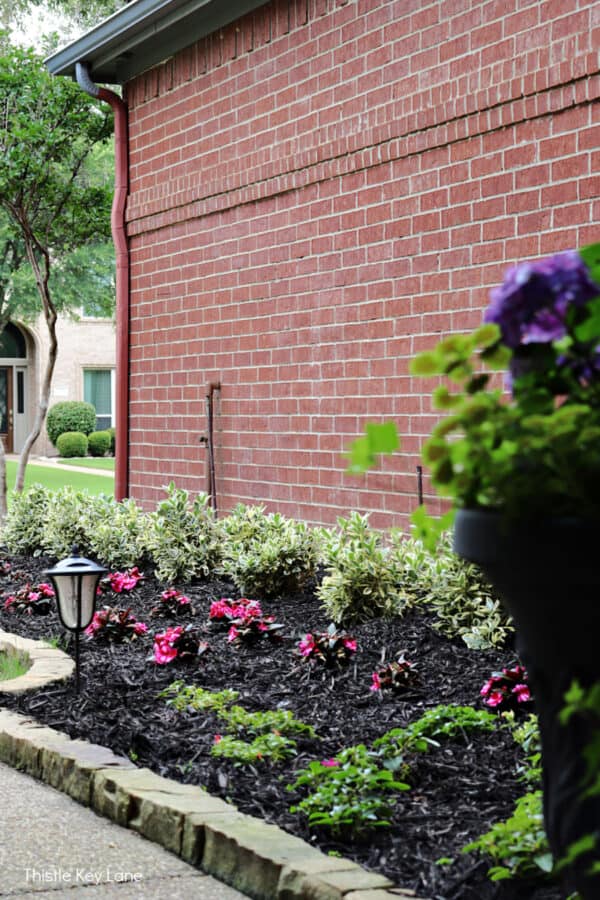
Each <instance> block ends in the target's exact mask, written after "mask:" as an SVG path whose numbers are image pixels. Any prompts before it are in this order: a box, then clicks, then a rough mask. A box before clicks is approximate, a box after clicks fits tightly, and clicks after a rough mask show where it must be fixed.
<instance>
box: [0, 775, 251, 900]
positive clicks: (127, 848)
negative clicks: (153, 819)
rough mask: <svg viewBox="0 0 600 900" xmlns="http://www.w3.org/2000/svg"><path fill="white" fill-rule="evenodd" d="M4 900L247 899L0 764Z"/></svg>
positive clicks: (1, 894) (0, 874)
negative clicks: (8, 899)
mask: <svg viewBox="0 0 600 900" xmlns="http://www.w3.org/2000/svg"><path fill="white" fill-rule="evenodd" d="M0 797H1V798H2V811H1V812H0V897H24V898H32V900H71V898H74V897H81V898H82V900H83V898H84V896H85V898H86V900H96V898H104V897H116V898H119V900H130V898H144V900H188V898H192V900H193V898H198V900H241V898H243V896H244V895H243V894H240V893H239V892H238V891H236V890H234V889H233V888H230V887H228V886H227V885H225V884H223V883H222V882H220V881H217V880H215V879H214V878H212V877H211V876H210V875H205V874H204V873H202V872H200V871H198V869H195V868H193V867H192V866H189V865H187V863H185V862H182V861H181V860H180V859H178V858H177V857H176V856H174V855H173V854H171V853H169V852H167V851H166V850H163V848H162V847H159V846H158V845H157V844H154V843H152V842H151V841H147V840H145V838H143V837H140V836H139V835H138V834H136V833H135V832H133V831H129V830H128V829H126V828H121V827H119V826H118V825H115V824H114V823H112V822H110V821H109V820H108V819H105V818H102V817H100V816H98V815H96V813H94V812H92V811H91V810H90V809H88V808H86V807H84V806H81V805H80V804H79V803H76V802H75V801H74V800H71V799H70V797H67V796H65V795H64V794H61V793H59V792H58V791H55V790H53V789H52V788H51V787H48V786H47V785H45V784H42V783H41V782H39V781H35V780H34V779H33V778H31V777H29V776H28V775H23V774H21V773H20V772H16V771H15V770H14V769H11V768H10V767H9V766H6V765H4V764H3V763H0Z"/></svg>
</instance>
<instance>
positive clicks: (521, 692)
mask: <svg viewBox="0 0 600 900" xmlns="http://www.w3.org/2000/svg"><path fill="white" fill-rule="evenodd" d="M512 693H513V694H516V697H517V703H529V701H530V700H531V692H530V690H529V687H528V686H527V685H526V684H517V685H515V687H514V688H513V689H512Z"/></svg>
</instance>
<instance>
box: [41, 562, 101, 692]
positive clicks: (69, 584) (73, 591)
mask: <svg viewBox="0 0 600 900" xmlns="http://www.w3.org/2000/svg"><path fill="white" fill-rule="evenodd" d="M107 571H108V569H104V568H103V567H102V566H99V565H98V564H97V563H95V562H92V561H91V560H90V559H85V558H84V557H83V556H80V555H79V549H78V547H77V546H76V545H74V546H73V549H72V550H71V556H68V557H67V558H66V559H61V561H60V562H58V563H57V564H56V565H55V566H54V568H53V569H46V571H45V572H44V575H47V576H48V578H50V579H51V581H52V584H53V586H54V591H55V593H56V604H57V607H58V616H59V618H60V621H61V623H62V625H63V627H64V628H66V629H67V630H68V631H72V632H73V633H74V634H75V692H76V693H77V694H78V693H79V635H80V634H81V632H82V631H84V630H85V629H86V628H87V627H88V625H89V624H90V622H91V621H92V619H93V617H94V610H95V608H96V590H97V587H98V582H99V581H100V578H101V577H102V575H104V573H105V572H107Z"/></svg>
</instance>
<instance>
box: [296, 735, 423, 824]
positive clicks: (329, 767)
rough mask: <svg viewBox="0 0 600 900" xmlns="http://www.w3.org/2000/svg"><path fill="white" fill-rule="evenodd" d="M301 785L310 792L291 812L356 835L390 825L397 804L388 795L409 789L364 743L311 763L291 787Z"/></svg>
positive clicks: (313, 822)
mask: <svg viewBox="0 0 600 900" xmlns="http://www.w3.org/2000/svg"><path fill="white" fill-rule="evenodd" d="M300 787H307V788H308V789H309V790H310V794H309V795H308V797H306V798H305V799H303V800H301V801H300V803H298V804H297V805H296V806H292V807H291V808H290V811H291V812H303V813H305V814H306V815H307V816H308V822H309V825H313V826H320V827H326V828H329V829H331V831H332V832H333V833H334V834H340V833H350V834H353V835H361V834H362V833H364V832H367V831H369V830H370V829H372V828H377V827H379V828H380V827H384V826H387V825H389V824H390V821H389V817H390V815H391V811H392V807H393V803H394V800H393V797H391V796H389V795H390V794H395V793H396V792H398V791H406V790H409V786H408V785H407V784H405V783H404V782H401V781H396V780H395V778H394V776H393V774H392V773H391V772H390V771H389V770H388V769H385V768H382V767H381V766H380V765H379V763H378V761H377V758H376V757H375V756H374V754H373V753H371V752H370V751H369V750H367V748H366V747H365V745H364V744H358V745H357V746H356V747H349V748H347V749H346V750H342V752H341V753H338V755H337V756H336V757H335V758H334V759H333V760H326V761H325V763H323V762H316V761H313V762H311V763H310V764H309V766H308V767H307V768H306V769H303V770H302V771H301V772H299V773H298V777H297V778H296V781H295V782H294V783H293V784H290V785H288V790H290V791H292V790H297V789H298V788H300Z"/></svg>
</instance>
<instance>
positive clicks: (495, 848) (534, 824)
mask: <svg viewBox="0 0 600 900" xmlns="http://www.w3.org/2000/svg"><path fill="white" fill-rule="evenodd" d="M474 850H476V851H479V852H480V853H482V854H484V855H485V856H488V857H490V858H491V859H492V861H493V862H494V865H493V866H492V867H491V868H490V869H489V871H488V875H489V877H490V879H491V880H492V881H500V880H504V879H507V878H539V877H540V876H546V875H548V874H549V873H550V872H551V871H552V868H553V862H552V855H551V853H550V849H549V847H548V841H547V838H546V833H545V831H544V824H543V814H542V792H541V791H533V792H531V793H528V794H525V795H524V796H523V797H520V798H519V799H518V800H517V803H516V805H515V810H514V813H513V815H512V816H510V818H508V819H506V820H505V821H504V822H497V823H496V824H495V825H494V826H493V827H492V828H491V829H490V830H489V831H488V832H486V833H485V834H482V835H481V837H479V838H477V839H476V840H475V841H472V842H471V843H470V844H467V845H466V847H463V853H470V852H472V851H474Z"/></svg>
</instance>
